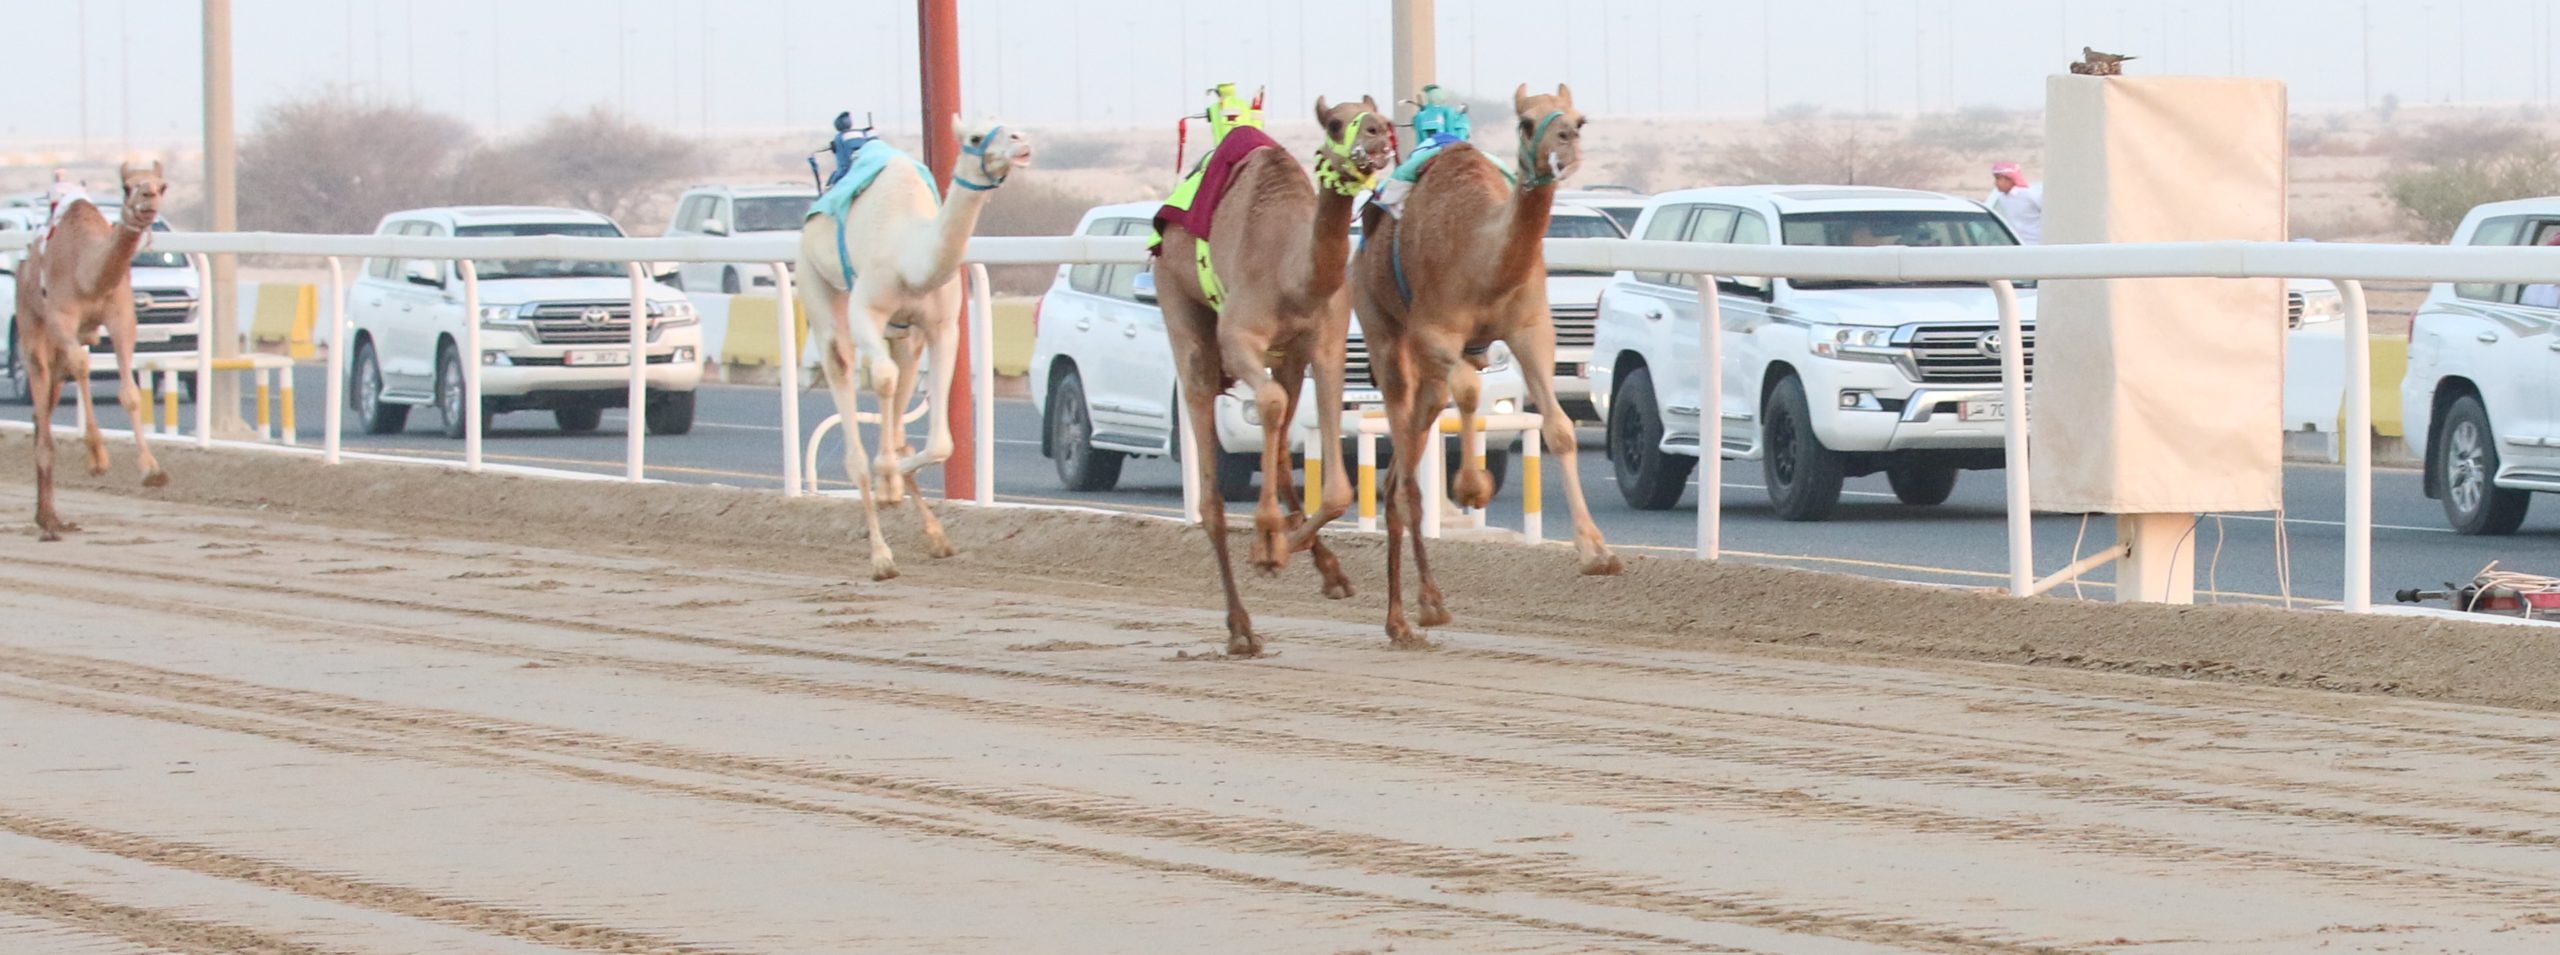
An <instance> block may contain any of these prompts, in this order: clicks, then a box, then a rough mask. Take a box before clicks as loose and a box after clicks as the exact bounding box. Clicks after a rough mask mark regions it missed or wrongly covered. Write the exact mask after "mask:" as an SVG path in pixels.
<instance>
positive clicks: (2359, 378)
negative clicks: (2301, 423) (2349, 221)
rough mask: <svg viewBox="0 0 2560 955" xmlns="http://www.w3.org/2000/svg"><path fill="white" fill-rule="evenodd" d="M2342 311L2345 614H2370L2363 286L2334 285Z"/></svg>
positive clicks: (2368, 358) (2368, 395)
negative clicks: (2344, 352)
mask: <svg viewBox="0 0 2560 955" xmlns="http://www.w3.org/2000/svg"><path fill="white" fill-rule="evenodd" d="M2334 282H2335V284H2336V285H2337V286H2338V299H2339V302H2340V304H2343V305H2345V306H2346V312H2347V415H2346V421H2345V422H2343V423H2342V427H2340V428H2339V435H2338V440H2339V441H2340V442H2343V443H2344V444H2345V445H2346V448H2345V450H2346V463H2347V515H2346V517H2347V526H2346V532H2347V566H2346V588H2345V589H2346V608H2347V612H2348V613H2364V612H2366V611H2369V610H2372V609H2373V340H2372V339H2371V338H2369V337H2367V336H2369V335H2370V334H2371V329H2370V327H2369V326H2370V316H2369V315H2368V314H2367V313H2366V310H2365V300H2364V283H2362V282H2359V281H2356V280H2354V279H2337V280H2334Z"/></svg>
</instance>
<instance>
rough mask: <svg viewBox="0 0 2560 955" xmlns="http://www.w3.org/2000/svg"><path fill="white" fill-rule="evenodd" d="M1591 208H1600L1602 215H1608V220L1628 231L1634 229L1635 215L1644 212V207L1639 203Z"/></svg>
mask: <svg viewBox="0 0 2560 955" xmlns="http://www.w3.org/2000/svg"><path fill="white" fill-rule="evenodd" d="M1592 208H1594V209H1598V210H1600V213H1601V214H1602V215H1605V216H1608V217H1609V219H1610V221H1612V222H1616V223H1617V224H1618V228H1619V229H1621V230H1624V231H1627V232H1630V233H1632V232H1634V231H1635V228H1636V217H1637V216H1640V215H1643V214H1644V207H1643V206H1640V205H1636V206H1592Z"/></svg>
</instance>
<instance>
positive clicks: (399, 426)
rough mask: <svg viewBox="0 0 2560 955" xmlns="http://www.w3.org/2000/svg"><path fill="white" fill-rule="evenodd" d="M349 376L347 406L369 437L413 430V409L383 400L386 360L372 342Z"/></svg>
mask: <svg viewBox="0 0 2560 955" xmlns="http://www.w3.org/2000/svg"><path fill="white" fill-rule="evenodd" d="M348 374H349V375H351V376H353V377H354V378H355V380H354V381H352V382H349V383H348V384H347V404H348V406H349V408H350V410H353V411H354V412H355V413H356V427H359V428H362V429H364V433H366V434H398V433H400V432H401V431H403V430H406V429H407V428H408V427H409V406H408V405H395V404H392V403H390V402H388V401H384V400H382V359H381V358H380V357H378V356H376V355H374V353H373V342H372V341H371V340H367V341H364V342H362V343H360V344H358V345H356V362H355V367H354V368H352V369H350V370H349V371H348ZM188 377H189V378H190V379H192V378H193V377H194V376H192V375H190V376H188Z"/></svg>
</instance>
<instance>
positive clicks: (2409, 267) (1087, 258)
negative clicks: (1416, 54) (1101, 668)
mask: <svg viewBox="0 0 2560 955" xmlns="http://www.w3.org/2000/svg"><path fill="white" fill-rule="evenodd" d="M27 238H28V237H27V235H26V234H24V233H17V234H0V252H5V251H10V250H13V249H16V248H19V247H22V246H23V245H25V244H26V242H27ZM151 240H152V244H153V246H154V247H155V248H159V249H163V250H166V251H173V252H186V253H197V254H224V253H230V254H258V255H307V256H316V257H322V258H326V259H328V260H329V265H330V285H331V288H330V304H329V309H330V322H331V326H332V332H333V335H335V336H337V337H335V338H333V342H343V341H344V337H343V336H344V326H345V306H344V301H343V297H344V295H345V289H344V271H343V265H342V262H341V260H342V259H343V258H345V257H351V256H353V257H389V258H428V259H457V260H467V259H471V258H484V259H502V258H520V259H521V258H537V259H539V258H549V259H570V260H583V261H602V262H622V263H632V264H633V266H634V267H633V268H632V269H631V273H632V276H633V283H634V299H635V302H637V301H639V300H640V299H641V297H642V294H643V293H644V292H645V289H643V288H641V283H642V282H643V281H644V280H645V276H644V275H643V272H644V271H645V270H642V269H640V268H638V267H637V263H642V262H747V263H755V262H762V263H769V264H771V267H772V268H773V270H774V274H775V288H776V291H777V293H778V295H779V297H780V304H781V307H779V308H777V309H776V310H775V312H776V315H777V322H778V324H779V332H780V338H781V354H780V358H781V360H782V365H783V369H784V374H783V376H782V377H783V382H782V407H781V415H782V419H783V442H784V448H783V461H782V480H783V487H784V493H786V494H798V493H800V491H801V487H800V484H801V478H802V474H801V471H800V468H801V452H800V441H801V435H800V433H799V406H798V402H797V394H798V387H799V382H798V370H799V358H798V356H797V354H796V351H797V336H796V328H795V327H794V323H793V313H794V309H793V306H792V292H791V275H790V272H789V270H788V269H787V268H786V267H785V266H784V265H783V264H782V263H784V262H788V261H790V260H792V259H794V258H796V257H797V252H796V242H797V240H796V239H793V238H790V237H775V238H683V239H674V238H601V237H579V236H517V237H505V238H442V237H438V238H431V237H423V236H378V235H304V234H293V233H260V232H245V233H202V232H193V233H165V234H154V235H153V236H152V237H151ZM965 258H966V259H967V261H969V262H970V263H971V264H972V267H971V269H970V270H969V274H968V277H967V280H968V281H969V283H970V285H969V287H970V291H971V293H972V294H971V296H970V300H971V301H973V302H976V303H979V304H978V306H977V307H976V308H974V309H973V310H972V314H971V315H970V316H969V321H970V328H969V331H970V334H971V335H972V337H973V338H974V339H975V340H976V341H977V342H979V343H982V345H981V347H976V348H973V349H971V352H972V355H973V360H972V362H971V369H970V374H971V377H972V380H973V383H975V384H976V385H977V386H978V387H977V394H978V395H979V396H980V397H979V400H978V401H977V403H976V407H975V408H974V409H973V414H974V421H975V423H976V425H977V427H976V429H975V430H976V437H977V440H976V442H975V444H976V446H975V447H973V448H972V449H971V451H970V453H971V454H972V455H973V456H974V457H975V460H976V463H977V473H978V474H979V476H980V479H979V481H978V494H977V496H978V498H979V500H980V501H981V502H984V501H989V500H992V497H993V483H994V482H993V479H994V474H995V471H994V453H993V431H994V429H993V427H992V423H993V419H992V413H993V412H992V402H991V401H990V400H989V397H990V393H991V391H992V381H993V367H994V365H993V353H992V351H993V350H992V349H991V348H988V347H983V343H985V342H987V340H988V337H989V336H990V328H991V324H992V320H991V317H990V313H991V310H990V309H988V308H987V296H986V294H985V293H986V290H987V286H986V280H985V274H984V269H983V266H987V265H1058V264H1118V263H1129V264H1141V263H1144V262H1145V261H1146V258H1147V257H1146V250H1145V245H1144V242H1143V241H1142V240H1140V239H1136V238H1121V237H1089V236H1044V237H979V238H975V239H972V240H970V242H969V246H968V249H967V252H966V255H965ZM1546 258H1547V262H1548V264H1549V265H1550V266H1552V267H1556V268H1573V269H1584V270H1589V269H1599V270H1606V271H1619V270H1630V269H1633V270H1643V271H1669V272H1681V273H1689V274H1695V275H1697V276H1698V277H1699V282H1698V288H1699V289H1700V298H1701V302H1700V306H1701V312H1702V314H1703V315H1704V316H1705V320H1704V321H1703V322H1701V328H1700V337H1701V342H1700V345H1701V356H1702V358H1703V360H1704V363H1705V367H1704V369H1703V375H1702V379H1703V381H1702V385H1703V387H1702V391H1703V394H1702V395H1701V400H1702V401H1701V403H1702V404H1703V405H1704V406H1705V407H1704V408H1703V409H1702V410H1701V412H1700V421H1701V431H1702V432H1704V431H1710V430H1712V432H1713V433H1707V434H1702V435H1701V440H1700V445H1701V447H1700V451H1701V456H1702V457H1703V458H1704V459H1705V460H1703V461H1702V462H1701V474H1700V497H1699V500H1700V504H1699V509H1698V511H1699V513H1698V533H1697V553H1698V555H1699V556H1701V557H1705V558H1713V557H1716V556H1717V555H1718V554H1719V553H1720V552H1721V550H1720V535H1721V515H1720V513H1719V512H1720V511H1721V510H1722V507H1721V504H1722V455H1721V448H1722V444H1723V442H1722V437H1721V427H1722V421H1723V411H1722V408H1721V405H1722V390H1723V389H1722V386H1721V377H1722V369H1721V362H1720V356H1721V352H1722V342H1721V337H1722V336H1721V335H1720V334H1718V331H1719V330H1720V328H1721V325H1722V319H1721V310H1720V309H1719V308H1718V305H1717V301H1716V295H1715V293H1714V289H1715V281H1714V277H1715V276H1716V275H1769V276H1786V277H1790V278H1798V279H1848V280H1862V281H1942V282H1943V281H1957V282H1978V283H1981V284H1983V285H1986V286H1989V287H1991V288H1992V289H1993V290H1994V293H1995V295H1996V297H1997V299H1998V301H1999V303H2000V313H2001V316H2000V318H2001V327H2002V333H2003V335H2004V336H2005V338H2006V340H2008V341H2021V340H2023V338H2022V337H2021V336H2020V334H2019V332H2020V321H2019V316H2018V308H2017V301H2016V296H2015V294H2014V292H2013V291H2012V290H2011V283H2012V282H2013V281H2026V280H2039V281H2041V280H2049V279H2136V278H2189V277H2204V278H2316V279H2326V280H2328V281H2330V282H2332V283H2333V284H2335V285H2336V286H2337V287H2338V289H2339V292H2340V296H2341V301H2342V304H2343V305H2344V307H2345V310H2346V325H2347V327H2346V341H2347V345H2346V354H2345V363H2346V366H2347V367H2346V380H2347V387H2346V406H2345V408H2344V412H2345V421H2344V422H2343V423H2342V424H2343V431H2344V433H2345V435H2346V436H2347V441H2346V444H2347V449H2346V464H2347V468H2346V471H2347V474H2346V483H2347V487H2346V491H2347V505H2346V521H2345V523H2346V525H2347V526H2346V537H2347V546H2346V558H2345V564H2346V566H2345V570H2346V595H2345V596H2346V605H2347V608H2348V609H2349V610H2353V611H2362V610H2365V609H2368V608H2369V604H2370V591H2371V588H2372V568H2371V559H2372V532H2373V528H2372V501H2371V498H2372V453H2371V447H2370V435H2371V433H2372V407H2371V391H2372V367H2371V364H2370V362H2369V360H2368V349H2367V336H2368V335H2369V334H2370V328H2369V322H2368V316H2367V312H2366V305H2365V297H2364V293H2363V287H2362V284H2361V283H2362V282H2364V281H2373V280H2392V281H2418V282H2500V283H2505V282H2537V281H2548V280H2549V279H2550V278H2551V277H2552V276H2553V275H2555V274H2560V249H2549V248H2522V247H2508V248H2481V247H2459V248H2456V247H2444V246H2407V245H2344V244H2330V243H2319V244H2312V243H2290V242H2171V243H2139V244H2135V243H2127V244H2106V245H2078V246H2069V245H2062V246H2040V247H2003V248H1978V247H1977V248H1962V249H1955V248H1904V247H1870V248H1812V247H1786V246H1735V245H1711V244H1696V243H1679V242H1661V241H1646V240H1626V239H1554V240H1549V241H1548V242H1547V244H1546ZM458 271H459V272H460V273H461V275H462V278H463V283H464V296H465V304H466V307H469V306H476V304H477V297H478V282H477V278H476V276H474V275H472V274H471V272H470V270H469V268H468V267H467V265H466V267H464V268H463V269H460V270H458ZM469 315H470V320H469V321H467V322H466V324H465V327H466V328H467V329H469V331H468V332H466V334H467V335H469V336H470V337H472V338H473V339H474V340H475V341H474V347H472V348H471V349H470V350H471V352H472V354H473V355H474V360H472V361H467V362H465V363H464V368H465V369H466V371H465V374H464V378H465V388H466V392H467V394H466V404H467V406H468V410H467V412H466V413H468V414H469V415H470V419H469V421H468V422H467V424H466V435H467V437H466V452H465V454H466V466H468V467H471V468H472V469H474V470H477V469H479V467H480V434H479V392H478V378H479V373H478V369H479V367H480V363H479V360H478V359H477V354H478V349H477V347H476V339H477V336H478V327H479V322H478V310H477V308H469ZM642 318H643V316H642V315H641V314H635V315H634V316H633V319H634V324H635V325H638V324H639V322H640V321H641V320H642ZM211 340H212V336H211V334H210V329H208V330H207V332H206V333H205V334H201V335H199V336H198V342H199V347H200V348H209V347H210V343H211ZM344 351H345V349H344V348H343V347H333V348H331V349H330V362H329V365H330V376H331V379H332V380H331V382H330V396H329V401H330V409H329V413H328V418H329V424H328V429H329V433H328V435H327V436H326V441H325V450H324V452H323V454H324V460H330V461H335V460H337V459H338V457H339V447H338V432H339V421H338V409H339V407H340V406H342V405H343V403H344V395H343V393H342V389H343V378H344V368H343V362H344V359H343V357H342V355H343V353H344ZM2022 358H2023V356H2022V355H2021V354H2020V353H2019V352H2018V351H2017V350H2016V349H2004V350H2003V355H2002V362H2001V379H2002V388H2003V390H2004V393H2005V396H2006V398H2007V400H2008V402H2009V417H2008V419H2007V420H2008V425H2007V429H2006V434H2005V436H2004V442H2003V443H2004V447H2005V449H2006V452H2007V455H2008V467H2009V474H2008V489H2009V495H2008V497H2009V500H2008V524H2009V527H2008V531H2009V555H2008V556H2009V567H2010V589H2011V591H2012V592H2013V593H2018V594H2021V595H2024V594H2027V593H2029V592H2031V591H2032V589H2033V588H2034V586H2035V584H2034V578H2033V568H2034V563H2033V552H2032V539H2031V538H2030V536H2029V533H2028V530H2029V526H2030V525H2029V520H2028V517H2029V514H2030V512H2031V510H2032V508H2031V507H2030V503H2031V502H2030V501H2029V500H2028V481H2027V477H2028V475H2027V455H2026V442H2027V420H2026V413H2027V392H2026V381H2025V370H2024V362H2023V360H2022ZM645 366H646V357H645V355H644V354H641V353H639V352H637V351H636V350H635V354H634V355H633V362H632V368H633V382H634V383H633V386H632V387H633V388H634V394H635V395H636V394H639V393H640V392H639V391H638V389H640V388H641V387H642V384H641V382H642V380H643V378H642V376H644V375H645V373H646V367H645ZM198 369H199V370H198V375H199V390H200V393H201V392H202V390H203V388H204V386H205V385H207V384H209V382H208V381H206V380H205V379H204V378H203V377H202V376H204V375H206V374H209V362H208V363H200V364H199V365H198ZM639 410H640V409H637V408H635V409H634V415H635V417H636V416H637V415H638V413H639ZM885 411H886V409H884V412H885ZM202 416H203V412H202V409H199V421H200V422H201V421H202ZM864 417H865V418H871V417H872V416H871V415H869V414H866V415H865V416H864ZM892 417H893V416H892ZM199 430H200V433H199V435H198V443H199V445H204V444H209V443H210V439H209V436H208V435H206V434H204V433H201V432H202V431H204V430H205V429H204V428H202V427H201V425H200V428H199ZM1177 430H1178V431H1179V432H1180V434H1181V440H1183V441H1184V442H1185V447H1184V449H1183V450H1184V452H1185V457H1186V459H1188V458H1189V457H1190V455H1192V454H1196V453H1198V452H1199V449H1196V448H1192V447H1190V446H1189V441H1190V430H1189V428H1188V427H1187V426H1186V427H1178V428H1177ZM633 431H634V435H633V437H632V439H631V442H630V444H629V446H628V447H627V449H626V455H627V458H628V460H627V462H626V468H625V476H626V478H629V479H635V480H636V479H638V478H639V477H640V475H641V472H642V470H643V467H642V460H643V458H642V454H643V453H644V449H645V443H644V440H643V437H642V436H641V435H640V434H639V433H638V432H640V431H641V428H640V426H639V424H638V423H637V422H636V421H635V423H634V425H633ZM1710 442H1713V443H1712V444H1710ZM1437 446H1438V442H1437V441H1436V440H1435V441H1434V442H1433V447H1435V448H1436V447H1437ZM1186 490H1192V489H1190V488H1188V487H1186ZM1188 496H1189V495H1186V497H1188ZM1192 505H1193V502H1191V501H1189V500H1186V501H1185V511H1186V512H1188V511H1190V510H1191V509H1192Z"/></svg>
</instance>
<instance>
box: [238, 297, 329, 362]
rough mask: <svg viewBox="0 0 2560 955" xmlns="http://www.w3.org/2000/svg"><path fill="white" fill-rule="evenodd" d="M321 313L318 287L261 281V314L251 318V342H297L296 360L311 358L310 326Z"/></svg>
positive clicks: (259, 300)
mask: <svg viewBox="0 0 2560 955" xmlns="http://www.w3.org/2000/svg"><path fill="white" fill-rule="evenodd" d="M319 311H320V290H319V289H318V288H317V287H315V286H312V285H308V284H304V283H299V282H260V283H258V311H257V313H256V314H255V315H253V316H251V317H250V324H249V336H250V340H251V341H256V342H261V343H264V342H293V343H298V348H297V350H296V354H295V355H294V357H296V358H308V357H310V355H309V354H308V352H309V351H310V350H311V327H312V324H313V321H314V316H316V315H317V314H318V313H319Z"/></svg>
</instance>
